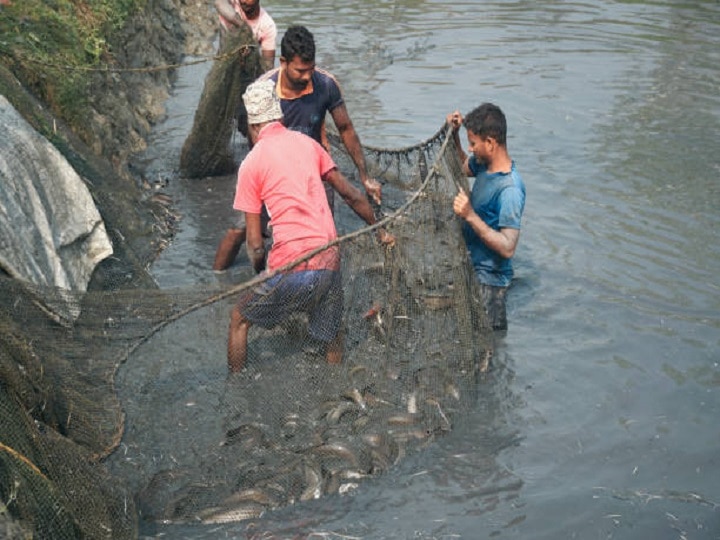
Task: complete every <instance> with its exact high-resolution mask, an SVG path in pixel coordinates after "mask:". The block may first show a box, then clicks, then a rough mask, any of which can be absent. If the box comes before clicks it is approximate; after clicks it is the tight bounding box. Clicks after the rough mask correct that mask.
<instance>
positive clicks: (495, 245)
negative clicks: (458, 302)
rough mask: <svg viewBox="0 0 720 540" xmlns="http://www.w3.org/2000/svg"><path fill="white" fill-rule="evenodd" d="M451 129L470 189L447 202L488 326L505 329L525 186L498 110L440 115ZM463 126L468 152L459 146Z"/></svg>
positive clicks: (487, 105) (489, 107)
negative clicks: (458, 219) (477, 284)
mask: <svg viewBox="0 0 720 540" xmlns="http://www.w3.org/2000/svg"><path fill="white" fill-rule="evenodd" d="M446 121H447V123H448V124H449V125H451V126H452V127H453V128H454V131H453V134H454V137H455V144H456V146H457V149H458V156H459V158H460V161H462V163H463V170H464V172H465V174H466V175H467V176H470V177H474V178H475V181H474V183H473V185H472V189H471V192H470V194H468V193H465V192H464V191H463V190H461V191H460V192H459V193H458V194H457V195H456V196H455V199H454V201H453V210H454V211H455V214H457V215H458V216H460V217H461V218H462V219H463V220H464V223H463V229H462V231H463V236H464V238H465V243H466V245H467V248H468V251H469V252H470V258H471V259H472V264H473V267H474V269H475V275H476V276H477V279H478V281H479V282H480V290H481V295H482V299H483V303H484V306H485V312H486V314H487V315H488V318H489V322H490V324H491V325H492V327H493V329H494V330H504V329H506V328H507V314H506V311H507V310H506V301H505V297H506V293H507V289H508V287H509V285H510V281H511V280H512V277H513V267H512V257H513V255H514V254H515V248H516V247H517V244H518V239H519V238H520V221H521V219H522V213H523V209H524V207H525V185H524V184H523V181H522V178H521V177H520V173H519V172H518V171H517V169H516V168H515V162H514V161H513V160H512V159H511V158H510V155H509V153H508V149H507V140H506V139H507V122H506V119H505V115H504V114H503V112H502V110H500V108H499V107H498V106H496V105H493V104H492V103H484V104H482V105H480V106H479V107H477V108H475V109H473V110H472V111H470V112H469V113H468V114H467V116H466V117H465V118H463V117H462V115H461V114H460V113H459V112H458V111H455V112H453V113H451V114H449V115H448V116H447V118H446ZM461 125H464V126H465V129H466V131H467V138H468V143H469V145H470V152H471V154H470V156H468V155H467V154H466V153H465V151H464V150H463V149H462V145H461V144H460V136H459V130H460V126H461Z"/></svg>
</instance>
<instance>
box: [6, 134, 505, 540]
mask: <svg viewBox="0 0 720 540" xmlns="http://www.w3.org/2000/svg"><path fill="white" fill-rule="evenodd" d="M338 141H339V139H337V138H336V137H334V138H333V137H331V142H332V145H333V151H332V153H333V157H334V158H335V160H336V162H337V163H338V165H339V166H340V168H341V169H342V170H344V171H346V172H348V171H351V170H353V168H352V164H351V163H352V162H351V161H350V159H349V157H348V156H347V155H346V154H344V152H343V149H342V145H341V144H339V142H338ZM365 154H366V160H367V162H368V167H369V172H370V173H371V174H372V175H373V176H374V177H376V178H377V179H378V180H380V181H381V182H382V183H383V184H384V185H383V207H382V210H381V212H382V216H381V217H382V219H381V220H380V221H379V223H378V224H377V225H376V226H374V227H364V226H363V225H364V224H363V223H362V222H361V221H360V220H359V218H357V217H356V216H355V215H354V214H353V213H352V211H351V210H350V209H349V208H347V207H346V205H344V204H342V203H336V208H335V212H336V213H335V216H336V222H337V223H338V229H339V234H340V236H339V238H338V240H337V242H336V243H334V244H333V245H329V246H326V247H325V248H324V250H320V252H319V254H318V255H317V256H323V253H324V251H325V250H339V253H340V257H341V276H342V282H341V286H340V287H337V288H332V287H329V288H328V291H329V292H328V293H327V294H326V297H325V300H328V299H329V300H330V301H331V302H337V303H341V304H340V305H341V306H342V308H343V309H342V321H341V325H340V326H341V331H342V333H343V336H344V357H343V361H342V363H341V364H339V365H330V364H328V363H327V362H326V360H325V357H324V354H323V349H322V347H320V346H319V342H318V341H316V340H315V339H314V338H313V337H311V335H317V333H318V331H319V332H320V333H322V331H323V330H324V325H331V322H330V320H329V319H327V320H326V319H323V318H322V317H319V318H318V317H316V316H314V315H312V314H313V313H314V312H313V309H314V308H315V307H316V305H315V304H312V305H310V304H308V305H298V309H297V310H296V311H295V312H294V313H293V314H292V315H290V316H289V317H288V318H287V319H286V320H284V321H282V322H281V323H279V324H276V325H273V326H272V327H267V328H264V327H262V326H261V325H254V326H252V328H251V329H250V333H249V341H248V355H247V361H246V364H245V366H244V369H243V371H242V372H240V373H239V374H233V375H228V371H227V360H226V358H227V354H226V353H227V332H228V321H229V312H230V309H231V308H232V306H233V305H235V303H236V302H237V300H238V298H240V297H242V296H243V295H244V294H246V293H248V292H250V291H253V290H256V288H257V287H259V286H261V285H264V286H265V287H266V288H267V289H268V290H270V289H269V284H268V283H264V284H263V283H262V281H263V280H262V279H261V278H259V277H255V276H253V275H252V273H251V272H250V269H249V268H248V273H247V275H246V277H247V280H246V281H244V282H242V283H240V284H237V285H224V286H223V285H221V284H217V285H214V286H212V287H209V286H202V287H187V288H183V289H163V290H160V289H150V288H138V287H136V288H127V287H126V288H122V289H110V290H105V291H91V292H87V293H85V294H83V295H79V294H75V293H72V292H69V291H60V290H54V289H53V290H51V289H38V288H32V287H30V286H28V285H27V284H21V283H18V282H16V281H13V280H8V279H2V280H0V288H1V289H2V296H1V297H2V301H1V302H0V326H1V327H2V328H1V329H2V333H1V334H0V335H1V336H2V338H1V340H0V385H1V386H0V388H1V394H0V415H2V419H3V420H2V426H3V427H2V432H1V438H0V497H1V499H0V500H1V501H2V502H3V503H4V508H0V510H2V511H0V529H1V528H2V527H4V526H6V528H7V530H8V531H11V533H9V534H11V535H15V537H17V538H24V537H26V536H27V534H35V535H37V536H38V537H42V538H45V537H48V538H83V537H87V538H126V537H128V538H130V537H134V536H135V535H136V534H137V530H138V526H139V525H138V523H142V522H143V521H145V520H149V521H157V522H181V523H205V524H208V525H213V526H217V524H219V523H225V522H235V521H241V520H246V519H251V518H254V517H258V516H260V515H261V514H263V513H264V512H267V511H271V510H272V509H274V508H278V507H282V506H286V505H290V504H294V503H298V502H301V501H307V500H311V499H315V498H319V497H324V496H338V494H340V495H341V494H343V493H346V492H348V491H350V490H353V489H359V488H361V485H362V481H363V479H365V478H368V477H372V476H375V475H378V474H382V473H383V472H384V471H387V470H388V469H389V468H391V467H393V465H395V464H396V463H397V462H398V461H399V460H401V459H402V458H403V457H404V456H406V455H408V454H409V453H411V452H415V451H417V450H418V449H421V448H423V447H424V446H425V445H427V444H428V443H430V442H431V441H433V440H434V439H435V438H436V437H438V436H441V435H442V434H443V433H445V432H447V431H449V430H451V429H452V427H453V424H454V423H455V422H457V421H458V419H459V418H460V416H461V415H462V413H463V412H464V411H465V410H467V408H468V407H471V406H472V405H473V403H474V401H475V393H476V392H477V382H478V381H477V377H478V374H479V373H481V372H483V371H484V370H486V369H487V367H488V362H489V356H490V353H491V348H490V345H489V336H490V332H489V330H488V328H487V324H486V321H485V317H484V314H483V312H482V308H481V303H480V301H479V295H478V291H477V289H476V281H475V279H474V274H473V271H472V268H471V266H470V264H469V262H468V258H467V255H466V249H465V246H464V242H463V239H462V235H461V234H460V230H459V227H460V225H459V221H458V220H457V219H456V218H455V216H454V215H453V211H452V197H453V195H454V193H455V192H456V190H457V187H458V186H463V185H464V184H463V183H464V182H466V181H467V180H466V178H465V177H464V175H463V174H462V170H461V166H460V163H459V161H458V158H457V151H456V148H455V147H454V142H453V137H452V136H450V135H449V133H448V132H447V131H446V129H441V130H440V131H439V132H438V133H437V134H435V135H434V136H433V137H431V138H430V139H428V140H426V141H424V142H422V143H420V144H418V145H416V146H413V147H409V148H403V149H397V150H388V149H380V148H371V147H366V148H365ZM464 187H467V186H464ZM379 226H382V227H384V228H386V229H387V230H388V231H389V232H390V233H392V234H393V235H394V236H395V237H396V239H397V241H396V245H395V246H394V247H392V248H387V247H384V246H382V245H381V244H379V243H378V242H377V240H376V229H377V227H379ZM297 263H298V264H303V261H298V262H297ZM298 268H299V267H298ZM293 269H294V268H286V269H284V271H283V272H281V273H279V274H278V275H277V276H276V277H275V278H274V279H275V280H276V281H274V282H272V287H273V288H274V287H283V286H284V285H286V283H285V280H286V279H289V277H288V276H292V274H293V272H292V270H293ZM273 290H274V289H273ZM266 292H267V291H266ZM332 294H336V295H337V297H331V296H328V295H332ZM315 300H317V298H315ZM309 313H310V315H308V314H309ZM11 537H13V536H11Z"/></svg>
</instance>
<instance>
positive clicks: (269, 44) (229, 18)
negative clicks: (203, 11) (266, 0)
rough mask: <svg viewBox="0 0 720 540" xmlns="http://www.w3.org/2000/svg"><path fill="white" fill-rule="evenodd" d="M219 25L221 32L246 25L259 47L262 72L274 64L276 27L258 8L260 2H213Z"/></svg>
mask: <svg viewBox="0 0 720 540" xmlns="http://www.w3.org/2000/svg"><path fill="white" fill-rule="evenodd" d="M215 9H217V11H218V14H219V18H220V25H221V27H222V29H223V31H232V30H233V29H234V28H236V27H238V26H240V25H242V24H247V25H248V26H249V27H250V30H252V33H253V37H254V38H255V39H256V40H257V42H258V45H259V47H260V62H261V65H262V69H263V71H268V70H270V69H272V68H273V65H274V64H275V41H276V40H277V27H276V26H275V21H273V19H272V17H270V15H269V14H268V12H267V11H265V9H264V8H262V7H260V0H215Z"/></svg>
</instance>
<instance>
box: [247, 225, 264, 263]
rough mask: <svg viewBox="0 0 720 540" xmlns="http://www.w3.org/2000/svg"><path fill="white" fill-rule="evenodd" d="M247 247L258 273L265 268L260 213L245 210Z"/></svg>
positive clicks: (249, 256)
mask: <svg viewBox="0 0 720 540" xmlns="http://www.w3.org/2000/svg"><path fill="white" fill-rule="evenodd" d="M245 230H246V235H247V236H246V238H245V249H247V254H248V258H249V259H250V262H251V263H252V266H253V268H254V269H255V272H256V273H258V274H259V273H260V272H262V271H263V270H265V242H264V241H263V237H262V227H261V223H260V214H251V213H250V212H245Z"/></svg>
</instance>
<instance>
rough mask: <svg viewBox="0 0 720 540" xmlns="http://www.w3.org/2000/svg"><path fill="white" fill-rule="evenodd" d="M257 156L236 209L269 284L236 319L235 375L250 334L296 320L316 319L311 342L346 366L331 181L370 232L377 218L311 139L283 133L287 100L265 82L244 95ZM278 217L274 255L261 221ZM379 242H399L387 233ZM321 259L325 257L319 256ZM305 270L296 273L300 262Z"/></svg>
mask: <svg viewBox="0 0 720 540" xmlns="http://www.w3.org/2000/svg"><path fill="white" fill-rule="evenodd" d="M243 102H244V104H245V107H246V109H247V114H248V124H249V136H250V138H251V140H252V142H253V147H252V150H251V151H250V152H249V153H248V155H247V157H246V158H245V159H244V160H243V162H242V164H241V165H240V169H239V170H238V181H237V188H236V192H235V200H234V202H233V208H235V209H236V210H240V211H241V212H244V213H245V227H246V235H247V236H246V248H247V252H248V256H249V258H250V261H251V263H252V265H253V268H254V269H255V271H256V272H264V273H266V274H267V275H268V278H269V279H267V280H266V281H264V282H263V283H261V284H260V285H259V286H257V287H255V288H254V289H251V290H250V291H248V292H247V293H244V294H243V295H241V297H240V299H239V300H238V303H237V305H236V306H235V307H234V309H233V310H232V313H231V316H230V329H229V333H228V368H229V369H230V371H231V372H238V371H240V370H241V369H242V368H243V366H244V365H245V359H246V357H247V338H248V330H249V328H250V326H251V325H253V324H257V325H260V326H263V327H266V328H272V327H274V326H275V325H277V324H278V323H281V322H283V321H284V320H286V319H287V318H288V317H289V316H290V315H291V314H292V313H294V312H297V311H305V312H307V313H308V332H309V334H310V336H311V337H312V338H313V339H315V340H318V341H320V342H322V343H324V344H325V345H326V358H327V361H328V362H329V363H334V364H336V363H339V362H340V361H341V359H342V333H341V332H340V325H341V322H342V311H343V302H342V298H343V295H342V289H341V277H340V252H339V248H338V246H333V247H330V248H327V249H322V248H323V246H326V245H327V244H328V243H329V242H331V241H332V240H334V239H335V238H336V236H337V233H336V230H335V222H334V220H333V215H332V213H331V212H330V206H329V205H328V202H327V196H326V195H325V189H324V187H323V181H324V182H327V183H329V184H330V185H331V186H332V187H333V189H335V190H336V191H337V192H338V193H339V194H340V195H341V196H342V198H343V200H345V202H346V203H347V204H348V205H349V206H350V207H351V208H352V209H353V210H354V211H355V213H356V214H357V215H358V216H360V217H361V218H362V219H364V220H365V221H366V222H367V223H368V224H370V225H372V224H373V223H375V215H374V213H373V209H372V207H371V206H370V203H369V202H368V200H367V198H366V197H365V196H363V194H362V193H361V192H360V190H359V189H357V188H356V187H355V186H353V185H352V184H351V183H350V182H349V181H348V180H347V178H345V177H344V176H343V175H342V174H341V173H340V171H339V170H338V169H337V167H336V166H335V163H334V162H333V160H332V158H331V157H330V155H329V154H328V153H327V152H326V151H325V149H324V148H323V147H322V146H321V145H320V144H319V143H317V142H316V141H314V140H313V139H311V138H310V137H308V136H306V135H303V134H302V133H298V132H296V131H291V130H289V129H287V128H286V127H285V126H283V125H282V123H281V122H280V119H281V118H282V110H281V108H280V100H279V99H278V97H277V95H276V93H275V84H274V83H273V82H272V81H267V80H265V81H257V82H255V83H253V84H251V85H250V86H248V88H247V90H246V92H245V94H243ZM263 205H265V207H266V208H267V211H268V214H269V215H270V226H271V229H272V238H273V244H272V248H271V249H270V253H269V254H268V255H267V267H266V254H265V242H264V239H263V236H262V226H261V221H260V213H261V209H262V206H263ZM378 239H379V240H380V241H381V242H382V243H383V244H386V245H392V244H393V243H394V238H393V237H392V236H391V235H389V234H388V233H386V232H385V231H384V230H382V229H380V230H379V232H378ZM315 251H317V253H315ZM303 258H305V260H303V261H302V262H301V263H300V264H297V265H295V266H292V265H290V263H293V262H295V261H297V260H298V259H303Z"/></svg>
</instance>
